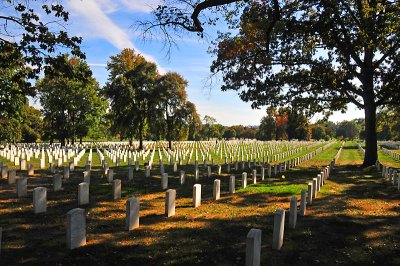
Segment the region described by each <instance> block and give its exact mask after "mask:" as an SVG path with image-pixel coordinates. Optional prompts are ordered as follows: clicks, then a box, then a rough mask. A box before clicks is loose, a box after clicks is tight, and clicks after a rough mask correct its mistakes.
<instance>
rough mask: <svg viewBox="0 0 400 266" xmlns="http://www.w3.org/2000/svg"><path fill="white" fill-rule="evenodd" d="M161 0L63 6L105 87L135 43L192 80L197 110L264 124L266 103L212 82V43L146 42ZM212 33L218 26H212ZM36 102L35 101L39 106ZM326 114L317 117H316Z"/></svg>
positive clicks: (77, 1)
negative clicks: (113, 63)
mask: <svg viewBox="0 0 400 266" xmlns="http://www.w3.org/2000/svg"><path fill="white" fill-rule="evenodd" d="M160 1H161V0H133V1H130V0H67V1H63V2H62V3H63V5H64V6H65V8H66V10H68V11H69V13H70V20H69V21H68V24H67V25H66V27H67V30H68V33H69V34H70V35H77V36H81V37H82V38H83V43H82V46H81V49H82V50H83V51H84V52H85V53H86V57H87V58H86V60H87V62H88V63H89V65H90V67H91V69H92V72H93V75H94V77H95V78H96V79H97V81H98V82H99V83H100V85H101V86H103V85H104V84H105V82H106V81H107V78H108V73H107V69H106V64H107V61H109V58H110V56H112V55H117V54H118V53H120V52H121V51H122V49H124V48H133V49H135V50H136V52H138V53H140V54H142V55H143V56H144V57H145V58H146V59H147V60H149V61H152V62H155V63H156V64H157V65H158V69H159V72H160V73H166V72H168V71H174V72H178V73H180V74H181V75H182V76H183V77H184V78H185V79H186V80H187V81H188V82H189V86H188V87H187V94H188V99H189V100H190V101H192V102H193V103H195V104H196V107H197V111H198V113H199V114H200V116H201V117H202V118H203V117H204V116H205V115H209V116H212V117H214V118H216V120H217V123H220V124H222V125H225V126H231V125H245V126H247V125H259V123H260V120H261V118H262V117H263V116H264V115H265V108H263V109H259V110H253V109H252V108H251V106H250V105H251V103H245V102H243V101H241V100H240V98H239V96H238V95H237V92H234V91H229V92H222V91H221V90H220V88H219V86H218V82H217V83H213V86H210V82H209V77H210V70H209V67H210V65H211V62H212V60H213V57H212V55H210V54H208V53H207V50H208V47H209V42H207V41H206V40H202V39H200V38H199V37H197V36H196V35H195V34H192V35H190V34H188V35H187V36H184V37H183V39H182V40H181V41H179V43H178V47H173V48H172V49H171V51H170V52H171V53H170V55H169V56H168V53H167V50H166V49H165V43H164V40H163V38H162V36H154V38H153V39H152V40H147V41H144V40H143V38H142V35H141V31H140V30H137V27H135V25H137V24H136V23H137V21H139V20H141V21H143V20H148V19H150V18H151V14H150V13H151V10H152V8H153V7H156V6H157V4H158V3H159V2H160ZM207 30H208V31H209V32H210V33H211V34H212V33H213V32H215V31H216V30H218V29H216V28H211V29H207ZM37 104H38V103H36V104H35V105H37ZM363 116H364V115H363V111H362V110H357V109H356V107H355V106H354V105H350V106H349V110H348V112H347V113H346V114H342V113H340V112H335V113H334V115H332V116H331V117H330V120H331V121H334V122H337V121H342V120H351V119H354V118H359V117H363ZM318 118H322V116H318V115H317V116H315V117H314V118H313V119H312V121H313V120H314V121H315V120H316V119H318Z"/></svg>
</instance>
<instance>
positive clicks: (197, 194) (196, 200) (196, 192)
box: [193, 184, 201, 208]
mask: <svg viewBox="0 0 400 266" xmlns="http://www.w3.org/2000/svg"><path fill="white" fill-rule="evenodd" d="M200 205H201V184H195V185H193V206H194V207H195V208H197V207H199V206H200Z"/></svg>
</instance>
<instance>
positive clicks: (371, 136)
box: [363, 99, 378, 166]
mask: <svg viewBox="0 0 400 266" xmlns="http://www.w3.org/2000/svg"><path fill="white" fill-rule="evenodd" d="M364 105H365V107H364V112H365V156H364V163H363V166H370V165H374V164H375V162H376V160H378V147H377V134H376V105H375V102H374V101H373V100H372V101H371V100H365V99H364Z"/></svg>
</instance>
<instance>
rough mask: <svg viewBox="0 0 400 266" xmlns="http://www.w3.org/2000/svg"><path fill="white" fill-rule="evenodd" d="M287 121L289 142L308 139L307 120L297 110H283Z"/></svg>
mask: <svg viewBox="0 0 400 266" xmlns="http://www.w3.org/2000/svg"><path fill="white" fill-rule="evenodd" d="M285 109H286V112H287V115H288V121H287V135H288V138H289V140H291V139H298V140H307V139H308V118H307V117H306V116H305V115H304V114H303V112H302V111H301V110H299V109H295V108H285Z"/></svg>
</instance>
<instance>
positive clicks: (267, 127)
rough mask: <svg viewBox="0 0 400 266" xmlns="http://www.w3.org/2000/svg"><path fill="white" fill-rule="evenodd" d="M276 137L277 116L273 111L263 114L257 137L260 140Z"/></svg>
mask: <svg viewBox="0 0 400 266" xmlns="http://www.w3.org/2000/svg"><path fill="white" fill-rule="evenodd" d="M275 137H276V126H275V118H274V116H273V115H272V114H271V113H268V114H267V115H266V116H263V117H262V118H261V121H260V127H259V128H258V134H257V139H259V140H274V139H275Z"/></svg>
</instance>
